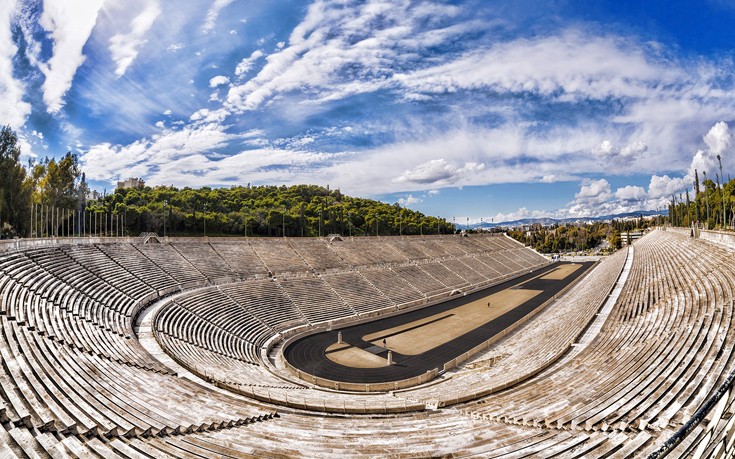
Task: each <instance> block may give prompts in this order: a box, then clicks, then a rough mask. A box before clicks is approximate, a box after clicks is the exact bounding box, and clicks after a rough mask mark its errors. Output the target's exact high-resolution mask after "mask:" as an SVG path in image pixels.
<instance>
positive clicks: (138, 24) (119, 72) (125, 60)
mask: <svg viewBox="0 0 735 459" xmlns="http://www.w3.org/2000/svg"><path fill="white" fill-rule="evenodd" d="M160 15H161V7H160V6H159V4H158V2H157V1H153V2H148V3H147V6H146V8H145V9H144V10H143V11H142V12H141V13H140V14H139V15H137V16H136V17H135V18H134V19H133V21H132V22H131V24H130V32H128V33H127V34H116V35H113V36H112V37H111V38H110V47H109V48H110V53H111V54H112V60H113V61H115V64H116V68H115V75H116V76H117V77H118V78H119V77H121V76H123V75H125V71H126V70H127V69H128V67H129V66H130V64H132V63H133V61H134V60H135V58H136V57H138V50H139V49H140V47H141V46H143V45H144V44H145V43H146V42H147V40H146V39H144V38H143V37H144V36H145V34H146V33H147V32H148V30H149V29H150V28H151V27H152V26H153V23H154V22H155V21H156V19H157V18H158V16H160Z"/></svg>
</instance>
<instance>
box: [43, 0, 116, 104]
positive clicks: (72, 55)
mask: <svg viewBox="0 0 735 459" xmlns="http://www.w3.org/2000/svg"><path fill="white" fill-rule="evenodd" d="M103 1H104V0H45V1H44V3H43V15H42V16H41V19H40V21H39V24H40V25H41V27H43V29H44V30H45V31H46V32H48V33H49V34H50V36H51V38H52V39H53V41H54V44H53V55H52V56H51V58H50V59H49V60H48V62H47V63H46V64H44V65H42V66H41V71H42V72H43V74H44V75H45V76H46V79H45V81H44V82H43V101H44V102H45V103H46V107H47V109H48V111H49V113H52V114H54V113H58V112H59V110H61V107H62V106H63V105H64V100H63V99H64V95H65V94H66V92H67V91H68V90H69V88H70V87H71V84H72V80H73V79H74V75H75V74H76V71H77V68H79V66H80V65H82V63H83V62H84V56H83V55H82V48H83V47H84V44H85V43H86V42H87V39H88V38H89V35H90V34H91V33H92V29H93V28H94V25H95V23H96V22H97V14H98V12H99V10H100V8H101V7H102V3H103Z"/></svg>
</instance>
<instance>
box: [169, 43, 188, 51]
mask: <svg viewBox="0 0 735 459" xmlns="http://www.w3.org/2000/svg"><path fill="white" fill-rule="evenodd" d="M184 48H186V45H184V44H183V43H171V44H170V45H168V47H167V48H166V51H168V52H170V53H175V52H178V51H180V50H182V49H184Z"/></svg>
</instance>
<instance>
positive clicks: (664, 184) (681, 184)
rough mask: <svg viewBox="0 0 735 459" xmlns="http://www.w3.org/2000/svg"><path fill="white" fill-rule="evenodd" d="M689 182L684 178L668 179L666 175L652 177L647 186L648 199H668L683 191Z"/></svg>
mask: <svg viewBox="0 0 735 459" xmlns="http://www.w3.org/2000/svg"><path fill="white" fill-rule="evenodd" d="M690 183H691V182H689V181H688V180H686V178H684V177H673V178H672V177H669V176H668V175H652V176H651V182H650V183H649V185H648V197H649V198H651V199H657V198H661V199H670V198H671V196H672V195H678V194H679V193H681V192H682V191H684V190H685V189H686V188H687V187H688V186H689V185H690Z"/></svg>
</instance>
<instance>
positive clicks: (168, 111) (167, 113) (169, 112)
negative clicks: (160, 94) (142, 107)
mask: <svg viewBox="0 0 735 459" xmlns="http://www.w3.org/2000/svg"><path fill="white" fill-rule="evenodd" d="M172 113H173V112H172V111H171V110H170V109H169V110H166V111H165V112H163V114H164V115H166V116H170V115H171V114H172Z"/></svg>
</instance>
